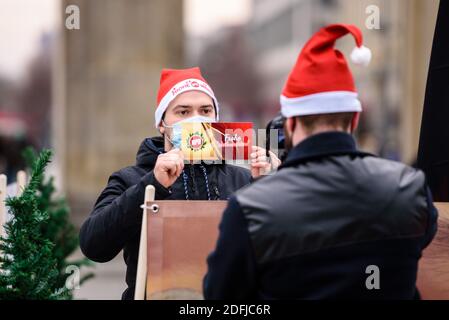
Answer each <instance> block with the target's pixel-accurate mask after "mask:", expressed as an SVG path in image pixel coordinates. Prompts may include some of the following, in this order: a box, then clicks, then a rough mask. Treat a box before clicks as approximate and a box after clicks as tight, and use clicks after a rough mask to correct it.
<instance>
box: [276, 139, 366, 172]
mask: <svg viewBox="0 0 449 320" xmlns="http://www.w3.org/2000/svg"><path fill="white" fill-rule="evenodd" d="M337 155H354V156H359V157H365V156H373V155H372V154H370V153H366V152H362V151H359V150H357V147H356V143H355V140H354V138H353V137H352V135H350V134H349V133H345V132H341V131H330V132H323V133H318V134H315V135H312V136H310V137H308V138H306V139H305V140H303V141H301V142H300V143H299V144H297V145H296V146H295V147H293V149H291V150H290V152H289V153H288V155H287V158H286V159H285V161H284V163H283V164H282V165H281V166H280V167H279V169H282V168H285V167H290V166H294V165H298V164H300V163H303V162H306V161H310V160H316V159H319V158H324V157H329V156H337Z"/></svg>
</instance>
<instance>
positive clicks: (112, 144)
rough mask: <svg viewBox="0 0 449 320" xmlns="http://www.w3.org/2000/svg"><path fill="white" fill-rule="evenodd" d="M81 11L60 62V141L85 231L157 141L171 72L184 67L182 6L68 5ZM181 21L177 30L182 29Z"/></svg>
mask: <svg viewBox="0 0 449 320" xmlns="http://www.w3.org/2000/svg"><path fill="white" fill-rule="evenodd" d="M68 5H77V6H78V7H79V9H80V17H81V21H80V29H79V30H76V29H73V30H69V29H67V28H61V34H60V42H59V46H58V48H57V53H56V58H55V70H56V72H55V81H54V114H53V126H54V131H53V137H54V147H55V150H56V154H57V157H58V163H59V164H60V168H61V173H62V180H63V185H64V186H65V192H66V194H67V196H68V198H69V200H70V203H71V205H72V212H73V214H74V219H75V220H76V222H77V224H80V223H81V222H82V221H83V220H84V219H85V217H86V215H87V214H88V213H89V212H90V210H91V209H92V206H93V204H94V201H95V199H96V198H97V197H98V195H99V193H100V191H101V190H102V189H103V188H104V187H105V186H106V183H107V180H108V177H109V175H111V174H112V173H113V172H114V171H116V170H118V169H120V168H122V167H125V166H128V165H133V164H134V163H135V156H136V153H137V149H138V147H139V145H140V143H141V142H142V141H143V139H144V138H145V137H148V136H152V135H155V134H156V130H155V128H154V125H153V124H154V120H153V115H154V108H155V104H156V94H157V89H158V86H159V75H160V71H161V69H162V68H163V67H171V68H178V67H182V66H183V41H182V39H183V29H182V20H183V16H182V14H183V10H182V2H180V1H177V0H151V1H149V0H135V1H126V0H95V1H90V0H76V1H74V0H63V1H62V5H61V9H60V15H61V20H62V21H63V22H64V21H65V18H66V17H67V14H66V13H65V8H66V7H67V6H68ZM174 22H175V23H174Z"/></svg>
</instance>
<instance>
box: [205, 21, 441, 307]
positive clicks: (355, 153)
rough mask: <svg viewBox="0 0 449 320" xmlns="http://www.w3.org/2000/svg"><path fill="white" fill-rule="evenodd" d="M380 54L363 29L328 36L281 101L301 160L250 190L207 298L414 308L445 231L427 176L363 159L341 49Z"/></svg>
mask: <svg viewBox="0 0 449 320" xmlns="http://www.w3.org/2000/svg"><path fill="white" fill-rule="evenodd" d="M346 34H350V35H352V36H353V37H354V39H355V43H356V48H355V49H354V51H353V52H352V54H351V59H352V61H353V62H355V63H357V64H363V65H367V63H368V62H369V60H370V58H371V52H370V51H369V49H368V48H366V47H364V46H363V45H362V43H363V42H362V33H361V31H360V30H359V29H358V28H357V27H355V26H353V25H345V24H335V25H330V26H327V27H325V28H322V29H321V30H319V31H318V32H317V33H316V34H315V35H314V36H313V37H312V38H311V39H310V40H309V41H308V42H307V43H306V44H305V46H304V48H303V49H302V51H301V53H300V55H299V57H298V59H297V61H296V64H295V66H294V67H293V70H292V71H291V73H290V75H289V77H288V79H287V82H286V84H285V87H284V89H283V91H282V94H281V97H280V103H281V111H282V114H283V116H284V117H285V118H286V121H285V125H284V134H285V137H286V142H285V143H286V145H287V146H286V147H287V149H289V152H288V155H287V158H286V160H285V162H284V163H283V164H282V165H281V166H280V168H279V170H278V172H277V173H275V174H274V175H271V176H268V177H266V178H263V179H261V180H259V181H256V182H255V183H253V184H251V185H249V186H247V187H245V188H243V189H241V190H240V191H238V192H237V193H236V194H235V195H234V196H233V197H231V199H230V200H229V203H228V207H227V209H226V211H225V212H224V214H223V219H222V222H221V226H220V235H219V239H218V241H217V244H216V248H215V251H214V252H212V254H211V255H210V256H209V257H208V272H207V274H206V276H205V278H204V296H205V298H206V299H227V298H233V299H244V298H260V299H329V298H330V299H332V298H339V299H342V298H343V299H344V298H346V299H348V298H353V299H414V298H419V292H418V290H417V288H416V276H417V270H418V261H419V259H420V257H421V253H422V250H423V249H424V248H425V247H426V246H427V245H428V244H429V243H430V242H431V241H432V239H433V237H434V235H435V232H436V229H437V224H436V221H437V211H436V209H435V208H434V206H433V203H432V199H431V196H430V193H429V191H428V188H427V186H426V181H425V176H424V174H423V172H421V171H419V170H415V169H413V168H411V167H408V166H406V165H404V164H401V163H398V162H393V161H389V160H385V159H381V158H378V157H376V156H374V155H371V154H368V153H365V152H362V151H359V150H358V149H357V148H356V143H355V140H354V138H353V137H352V133H353V132H354V130H355V129H356V127H357V124H358V121H359V115H360V112H361V111H362V107H361V104H360V101H359V99H358V97H357V91H356V88H355V85H354V80H353V77H352V75H351V72H350V70H349V67H348V65H347V62H346V59H345V57H344V55H343V54H342V53H341V52H340V51H338V50H336V49H335V48H334V46H335V41H336V40H337V39H339V38H340V37H342V36H344V35H346Z"/></svg>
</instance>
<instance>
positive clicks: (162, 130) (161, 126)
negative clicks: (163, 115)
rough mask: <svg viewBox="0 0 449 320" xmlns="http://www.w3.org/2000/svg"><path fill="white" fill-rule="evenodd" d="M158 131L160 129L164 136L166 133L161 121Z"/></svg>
mask: <svg viewBox="0 0 449 320" xmlns="http://www.w3.org/2000/svg"><path fill="white" fill-rule="evenodd" d="M158 129H159V132H160V134H162V135H164V133H165V127H164V126H163V125H162V121H161V123H160V124H159V127H158Z"/></svg>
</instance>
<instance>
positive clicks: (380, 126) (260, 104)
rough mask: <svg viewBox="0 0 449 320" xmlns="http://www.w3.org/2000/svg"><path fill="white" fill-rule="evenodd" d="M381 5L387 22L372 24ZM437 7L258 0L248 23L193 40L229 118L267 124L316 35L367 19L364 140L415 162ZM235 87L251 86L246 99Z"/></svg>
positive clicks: (401, 0) (361, 76)
mask: <svg viewBox="0 0 449 320" xmlns="http://www.w3.org/2000/svg"><path fill="white" fill-rule="evenodd" d="M373 6H375V7H376V8H378V10H379V21H380V25H379V27H380V28H379V29H368V28H367V27H366V25H365V22H366V20H367V19H369V17H370V15H371V14H372V11H370V10H369V8H370V7H373ZM437 9H438V1H419V0H411V1H409V0H398V1H386V0H369V1H368V0H361V1H353V0H278V1H269V0H253V2H252V18H251V19H250V21H249V22H248V24H247V25H243V26H238V27H226V28H223V29H222V30H220V31H219V32H214V33H213V34H211V35H210V37H209V38H206V39H205V38H204V37H203V38H202V39H195V38H193V39H189V41H187V42H186V46H187V51H188V52H194V54H192V55H191V58H190V60H191V61H192V63H199V64H202V66H203V69H204V73H205V74H206V75H208V76H209V78H210V82H211V84H212V86H213V87H214V88H216V89H215V90H216V91H217V92H218V96H219V99H220V101H221V103H223V104H224V105H225V106H228V105H229V106H230V107H229V108H228V111H229V110H231V111H232V113H231V114H228V115H227V117H228V118H229V119H236V120H239V119H241V118H243V119H248V118H250V119H252V120H253V121H255V123H256V124H257V125H258V126H263V125H264V124H265V123H267V122H268V121H269V119H270V118H271V117H272V116H273V115H274V114H275V113H276V112H277V111H279V94H280V92H281V90H282V88H283V85H284V82H285V80H286V79H287V76H288V73H289V72H290V69H291V68H292V66H293V65H294V62H295V61H296V58H297V56H298V54H299V52H300V50H301V48H302V46H303V45H304V44H305V42H306V41H307V40H308V39H309V37H310V36H311V35H312V34H313V33H314V32H316V31H317V30H318V29H319V28H321V27H323V26H325V25H327V24H331V23H351V24H355V25H357V26H359V27H360V28H361V29H362V31H363V34H364V37H365V44H366V45H367V46H368V47H370V49H371V50H372V52H373V59H372V62H371V64H370V66H369V67H367V68H363V67H359V66H355V65H351V69H352V71H353V73H354V75H355V78H356V84H357V88H358V90H359V93H360V98H361V100H362V103H363V107H364V112H363V114H362V118H361V124H360V128H359V130H358V133H357V138H358V141H359V144H360V146H361V147H362V148H364V149H365V150H367V151H370V152H373V153H376V154H379V155H381V156H384V157H387V158H390V159H395V160H402V161H405V162H408V163H412V162H414V160H415V157H416V152H417V145H418V136H419V124H420V121H421V111H422V105H423V100H424V90H425V83H426V79H427V68H428V63H429V58H430V49H431V44H432V38H433V30H434V26H435V20H436V13H437ZM200 40H201V42H202V44H201V45H199V44H198V42H199V41H200ZM354 45H355V44H354V40H353V39H352V38H351V37H346V38H344V39H342V40H341V41H339V42H337V47H338V48H339V49H341V50H342V51H343V52H344V53H345V56H346V57H347V58H348V57H349V54H350V52H351V50H352V48H353V47H354ZM189 46H192V47H193V48H190V47H189ZM198 48H200V49H198ZM236 52H239V54H236ZM234 55H237V57H236V58H235V59H234V60H232V57H233V56H234ZM348 61H349V59H348ZM233 69H236V72H235V74H234V72H233V71H232V70H233ZM229 71H231V72H229ZM239 71H241V72H240V73H239ZM237 74H240V77H239V76H237ZM250 84H252V85H250ZM227 87H230V88H231V90H232V88H235V89H234V92H237V91H238V89H243V88H244V90H240V92H239V95H238V97H239V98H240V100H242V101H238V100H237V101H236V99H235V98H234V97H230V95H229V94H228V93H227V91H226V90H225V89H226V88H227ZM231 90H228V91H231ZM236 102H237V103H236ZM242 114H243V115H246V116H243V117H242Z"/></svg>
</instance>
